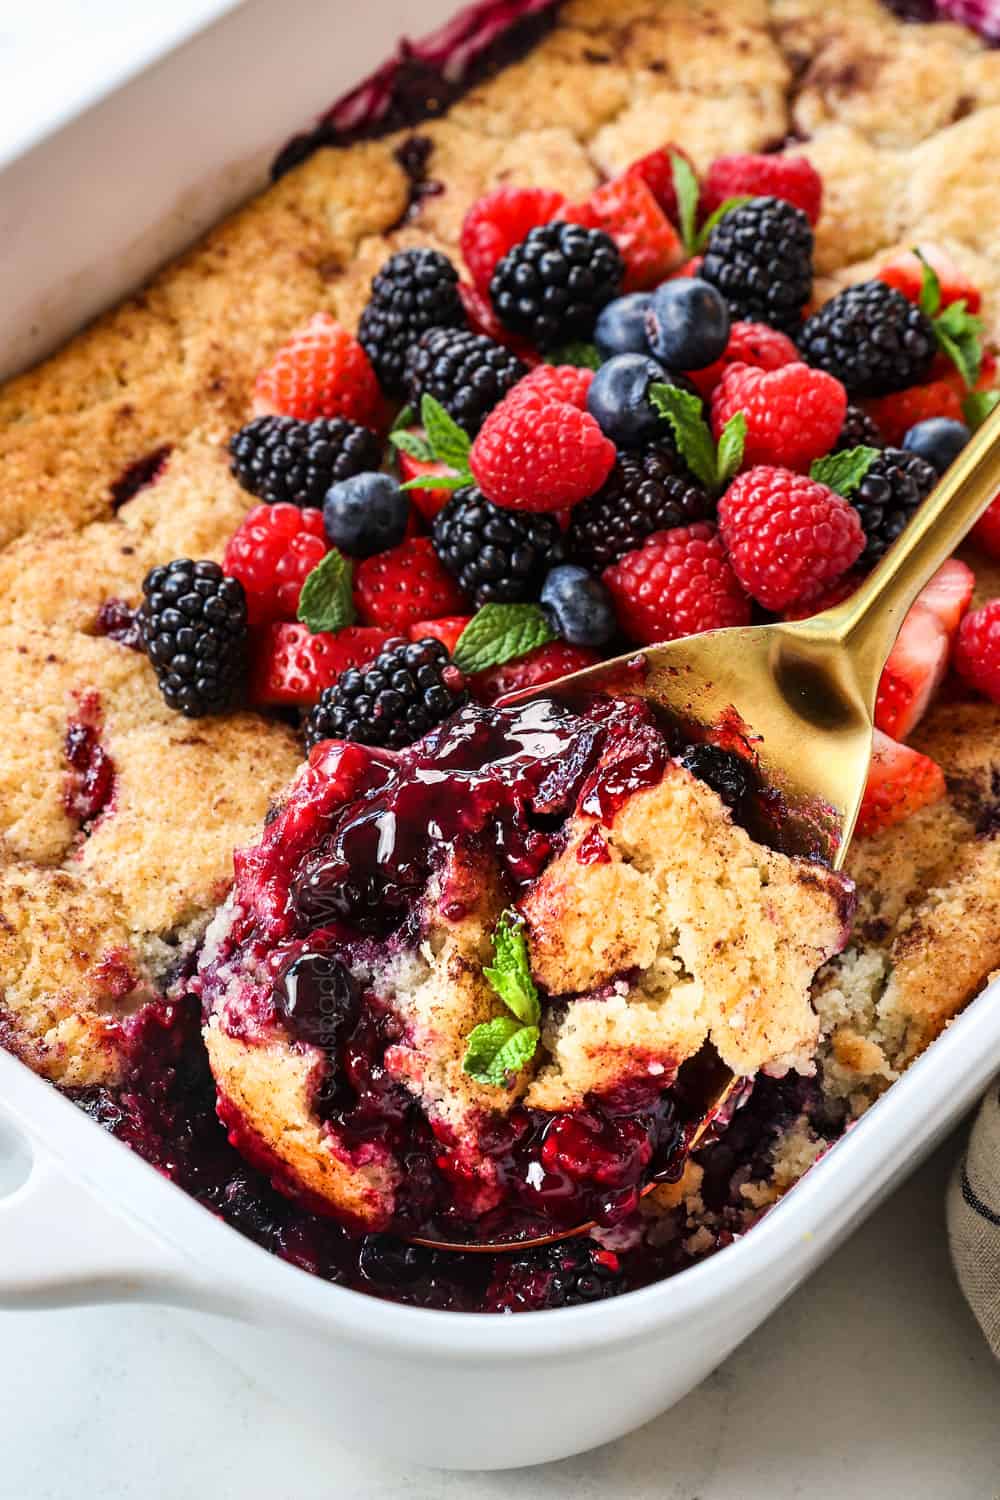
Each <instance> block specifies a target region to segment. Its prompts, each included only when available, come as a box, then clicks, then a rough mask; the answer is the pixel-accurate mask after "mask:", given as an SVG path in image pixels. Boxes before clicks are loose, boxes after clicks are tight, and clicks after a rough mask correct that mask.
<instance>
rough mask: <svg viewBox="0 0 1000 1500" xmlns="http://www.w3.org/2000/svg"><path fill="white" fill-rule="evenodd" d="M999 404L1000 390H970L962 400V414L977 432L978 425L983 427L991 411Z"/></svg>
mask: <svg viewBox="0 0 1000 1500" xmlns="http://www.w3.org/2000/svg"><path fill="white" fill-rule="evenodd" d="M998 405H1000V390H994V391H970V392H969V394H968V395H967V396H966V398H965V400H964V401H963V402H962V416H963V417H964V418H965V420H966V422H967V424H968V425H969V427H970V428H971V429H972V431H973V432H975V430H976V428H977V427H982V425H983V423H984V422H985V421H986V418H987V417H988V416H989V414H990V412H991V411H994V410H995V409H996V407H997V406H998Z"/></svg>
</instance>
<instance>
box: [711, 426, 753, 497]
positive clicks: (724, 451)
mask: <svg viewBox="0 0 1000 1500" xmlns="http://www.w3.org/2000/svg"><path fill="white" fill-rule="evenodd" d="M746 440H747V417H746V412H743V411H734V412H733V415H732V416H731V417H730V418H729V421H728V422H727V423H726V425H725V427H723V429H722V436H721V437H720V439H719V449H718V453H717V454H716V467H717V469H718V476H717V478H718V484H719V488H720V489H722V487H723V486H724V485H727V484H728V483H729V481H730V479H732V477H733V475H734V474H735V473H736V470H737V469H738V468H739V466H740V464H741V463H742V462H743V449H744V447H745V445H746Z"/></svg>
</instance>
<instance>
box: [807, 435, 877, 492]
mask: <svg viewBox="0 0 1000 1500" xmlns="http://www.w3.org/2000/svg"><path fill="white" fill-rule="evenodd" d="M875 458H878V449H877V448H866V447H864V446H863V445H862V446H859V447H857V448H848V449H846V450H845V451H844V452H843V453H828V454H827V455H826V457H825V458H817V459H815V460H814V461H813V464H812V466H811V468H810V470H809V477H810V479H815V480H818V482H819V483H820V484H825V485H826V487H827V489H830V490H834V491H835V492H836V494H838V495H843V496H844V498H845V499H846V498H847V496H848V495H850V494H851V492H852V491H853V490H856V489H857V487H858V485H859V484H860V483H861V481H862V479H864V477H865V475H866V474H867V473H868V470H869V468H870V467H871V463H872V460H873V459H875Z"/></svg>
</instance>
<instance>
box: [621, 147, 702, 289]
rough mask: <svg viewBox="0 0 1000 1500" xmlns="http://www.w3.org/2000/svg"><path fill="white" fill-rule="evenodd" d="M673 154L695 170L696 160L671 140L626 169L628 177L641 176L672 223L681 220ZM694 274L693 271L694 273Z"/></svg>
mask: <svg viewBox="0 0 1000 1500" xmlns="http://www.w3.org/2000/svg"><path fill="white" fill-rule="evenodd" d="M671 156H682V157H683V158H684V160H685V161H686V162H687V164H688V166H689V167H690V168H691V170H692V172H693V171H694V162H693V161H692V160H691V158H690V156H688V154H687V152H686V151H682V150H681V148H680V146H675V145H674V144H673V143H672V142H669V143H668V144H667V145H666V146H658V147H657V149H656V150H655V151H650V152H648V153H647V154H646V155H645V156H640V157H639V160H638V161H634V162H633V163H632V165H631V166H630V167H627V168H626V170H625V176H626V177H641V178H642V180H643V182H644V183H645V184H646V186H647V187H648V188H649V191H650V192H651V193H652V195H653V197H654V198H655V199H656V201H657V203H658V204H659V205H660V207H661V208H662V209H663V212H664V213H665V214H666V216H667V218H668V219H669V220H670V221H671V223H672V224H678V223H679V222H680V213H679V211H678V208H677V194H676V192H675V191H674V164H673V162H672V161H671V159H670V158H671ZM692 274H693V273H692Z"/></svg>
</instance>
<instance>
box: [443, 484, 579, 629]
mask: <svg viewBox="0 0 1000 1500" xmlns="http://www.w3.org/2000/svg"><path fill="white" fill-rule="evenodd" d="M432 534H433V538H434V550H435V552H436V553H437V555H438V557H439V558H440V559H441V561H442V562H443V563H444V565H445V567H446V568H447V569H448V572H449V573H451V574H452V575H453V576H454V577H455V578H456V579H457V580H458V584H459V587H460V588H461V590H462V592H463V593H465V594H468V595H470V597H471V598H472V600H473V601H474V603H475V605H476V607H477V608H478V607H479V605H481V604H521V603H523V602H524V601H526V600H531V599H537V598H538V595H539V591H540V589H541V587H542V583H543V582H544V579H545V575H546V573H547V572H548V570H549V568H550V567H551V566H552V564H553V563H556V562H561V561H562V558H563V543H562V532H561V530H560V528H559V522H558V521H557V520H556V518H555V517H554V516H552V515H540V514H534V513H533V512H531V511H517V510H506V509H504V508H502V507H501V506H499V505H493V504H492V503H491V502H490V501H489V500H487V499H486V497H485V495H483V493H482V491H481V490H479V489H477V488H476V486H475V485H467V486H466V487H465V488H464V489H460V490H456V491H455V493H454V495H452V497H451V499H450V500H449V501H448V503H447V504H446V505H444V506H442V508H441V510H439V511H438V513H437V515H436V516H435V517H434V527H433V533H432Z"/></svg>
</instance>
